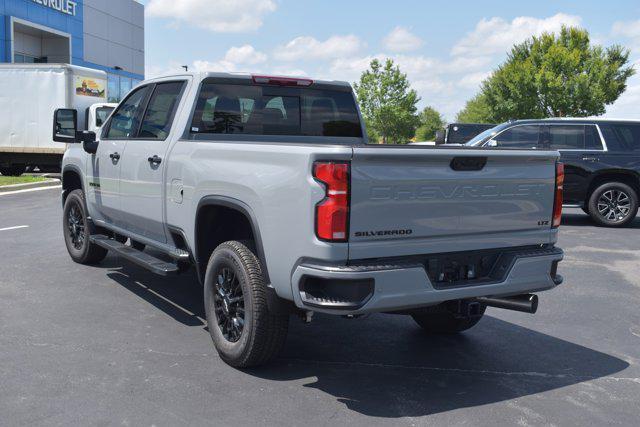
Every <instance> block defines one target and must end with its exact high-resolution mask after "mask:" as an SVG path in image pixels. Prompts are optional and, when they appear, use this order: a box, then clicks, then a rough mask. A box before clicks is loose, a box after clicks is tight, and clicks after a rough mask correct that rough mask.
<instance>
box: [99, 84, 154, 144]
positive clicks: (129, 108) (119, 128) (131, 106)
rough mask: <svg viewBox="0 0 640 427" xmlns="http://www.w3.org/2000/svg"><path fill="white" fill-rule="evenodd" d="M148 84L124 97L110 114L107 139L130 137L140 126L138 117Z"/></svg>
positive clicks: (142, 106) (140, 113)
mask: <svg viewBox="0 0 640 427" xmlns="http://www.w3.org/2000/svg"><path fill="white" fill-rule="evenodd" d="M148 91H149V86H144V87H141V88H140V89H137V90H135V91H134V92H132V93H131V95H129V96H128V97H127V99H125V100H124V101H123V102H122V104H120V106H119V107H118V109H117V110H116V111H115V112H114V113H113V115H112V116H111V121H110V123H109V129H108V131H107V133H106V135H105V137H106V138H107V139H128V138H132V137H133V136H134V135H135V134H136V132H137V131H138V127H139V126H140V117H141V116H142V109H143V108H144V101H145V99H146V97H147V92H148Z"/></svg>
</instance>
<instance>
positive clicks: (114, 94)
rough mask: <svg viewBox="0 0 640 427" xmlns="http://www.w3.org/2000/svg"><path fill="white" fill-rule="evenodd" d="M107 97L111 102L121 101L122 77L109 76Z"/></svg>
mask: <svg viewBox="0 0 640 427" xmlns="http://www.w3.org/2000/svg"><path fill="white" fill-rule="evenodd" d="M107 96H108V100H109V102H119V101H120V99H121V98H120V76H118V75H115V74H109V76H108V83H107Z"/></svg>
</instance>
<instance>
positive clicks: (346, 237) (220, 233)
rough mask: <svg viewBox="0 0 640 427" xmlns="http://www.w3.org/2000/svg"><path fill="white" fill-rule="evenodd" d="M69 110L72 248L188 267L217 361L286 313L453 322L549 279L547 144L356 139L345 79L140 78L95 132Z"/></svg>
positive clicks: (559, 175) (273, 337)
mask: <svg viewBox="0 0 640 427" xmlns="http://www.w3.org/2000/svg"><path fill="white" fill-rule="evenodd" d="M76 117H77V113H76V112H75V111H74V110H68V109H61V110H57V111H56V113H55V117H54V122H53V125H54V126H53V133H54V139H55V140H56V141H58V142H64V143H69V144H71V145H70V146H69V149H68V150H67V151H66V154H65V156H64V161H63V193H62V201H63V205H64V215H63V230H64V238H65V243H66V246H67V249H68V251H69V254H70V255H71V258H72V259H73V260H74V261H76V262H79V263H83V264H93V263H98V262H100V261H101V260H103V259H104V258H105V256H106V255H107V252H108V251H111V252H112V253H115V254H118V255H119V256H120V257H122V258H124V259H127V260H129V261H131V262H133V263H136V264H138V265H140V266H143V267H145V268H147V269H149V270H151V271H153V272H155V273H157V274H160V275H170V274H178V273H181V272H183V271H185V270H186V269H188V268H189V267H190V266H193V267H194V268H195V269H196V271H197V276H198V277H199V279H200V280H201V282H202V284H203V287H204V304H205V311H206V316H207V321H208V323H209V332H210V334H211V337H212V339H213V342H214V344H215V347H216V349H217V351H218V353H219V354H220V356H221V357H222V359H223V360H225V361H226V362H227V363H229V364H230V365H232V366H237V367H247V366H255V365H259V364H262V363H266V362H267V361H269V360H271V359H272V358H273V357H274V356H276V355H277V354H278V351H279V350H280V349H281V347H282V345H283V343H284V341H285V338H286V334H287V329H288V323H289V317H290V315H291V314H299V315H300V316H301V317H302V318H303V319H305V320H307V321H308V320H310V319H311V316H312V314H313V313H314V312H321V313H329V314H334V315H341V316H345V317H358V316H360V315H363V314H367V313H372V312H385V313H395V314H406V315H410V316H412V317H413V318H414V319H415V320H416V322H417V323H418V324H419V325H420V326H421V327H422V328H424V329H425V330H426V331H427V332H429V333H455V332H460V331H463V330H465V329H468V328H470V327H472V326H474V325H475V324H476V323H477V322H478V321H479V320H480V318H481V317H482V316H483V314H484V312H485V309H486V307H487V306H493V307H502V308H506V309H512V310H519V311H525V312H531V313H532V312H535V310H536V307H537V297H536V296H535V295H533V294H531V293H532V292H536V291H543V290H547V289H551V288H553V287H555V286H557V285H559V284H560V283H561V282H562V277H561V276H560V275H558V274H557V265H558V262H559V261H561V259H562V257H563V253H562V250H560V249H559V248H556V247H555V243H556V239H557V233H558V230H557V227H558V226H559V224H560V214H561V209H562V179H563V169H562V165H561V164H560V163H559V162H558V153H557V152H554V151H542V150H505V149H486V148H484V149H474V148H467V147H452V148H438V147H423V146H382V145H368V144H367V137H366V132H365V129H364V126H363V121H362V119H361V117H360V113H359V110H358V106H357V103H356V100H355V97H354V94H353V91H352V89H351V87H350V86H349V84H347V83H342V82H328V81H313V80H308V79H293V78H283V77H269V76H255V75H254V76H252V75H235V74H219V73H202V74H181V75H175V76H170V77H163V78H158V79H153V80H148V81H145V82H143V83H142V84H141V85H140V86H138V87H137V88H135V89H134V90H133V91H132V92H131V93H130V94H129V95H128V96H127V97H126V98H125V99H124V100H123V101H122V102H121V103H120V105H119V106H118V107H117V108H116V110H115V111H114V112H113V114H112V115H111V116H110V118H109V119H108V120H107V122H106V123H105V125H104V126H103V129H102V131H101V134H100V135H99V138H96V135H95V134H93V133H91V132H87V131H78V130H77V125H76ZM74 143H76V144H74Z"/></svg>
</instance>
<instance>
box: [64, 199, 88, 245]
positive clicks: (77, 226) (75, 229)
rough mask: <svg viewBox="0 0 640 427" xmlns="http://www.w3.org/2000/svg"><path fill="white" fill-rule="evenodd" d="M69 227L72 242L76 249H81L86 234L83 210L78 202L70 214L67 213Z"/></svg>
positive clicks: (70, 210)
mask: <svg viewBox="0 0 640 427" xmlns="http://www.w3.org/2000/svg"><path fill="white" fill-rule="evenodd" d="M67 229H68V232H69V237H70V239H71V244H72V245H73V247H74V248H75V249H77V250H81V249H82V247H83V246H84V241H85V238H86V234H85V227H84V217H83V214H82V210H81V209H80V207H79V206H78V205H77V204H73V205H72V206H71V208H70V209H69V214H68V215H67Z"/></svg>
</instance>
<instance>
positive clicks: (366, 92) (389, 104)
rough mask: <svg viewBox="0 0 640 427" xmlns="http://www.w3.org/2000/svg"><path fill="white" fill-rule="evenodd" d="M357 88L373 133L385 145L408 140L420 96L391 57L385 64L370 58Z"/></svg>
mask: <svg viewBox="0 0 640 427" xmlns="http://www.w3.org/2000/svg"><path fill="white" fill-rule="evenodd" d="M354 88H355V91H356V95H357V97H358V102H359V103H360V109H361V111H362V114H363V116H364V118H365V122H366V124H367V126H368V132H369V133H370V134H374V135H378V136H379V138H381V139H382V142H383V143H385V144H388V143H392V144H398V143H406V142H408V141H409V139H411V138H412V137H413V136H414V135H415V131H416V128H417V127H418V124H419V119H418V116H417V114H416V111H417V107H416V104H417V103H418V101H419V100H420V98H419V97H418V94H417V92H416V91H415V90H413V89H411V86H410V84H409V80H408V79H407V75H406V74H404V73H402V72H401V71H400V68H399V67H398V66H397V65H395V64H394V62H393V61H392V60H391V59H387V60H386V61H385V63H384V65H382V64H381V63H380V61H378V60H377V59H374V60H373V61H371V64H370V65H369V69H368V70H366V71H365V72H364V73H362V75H361V76H360V82H359V83H354Z"/></svg>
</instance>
